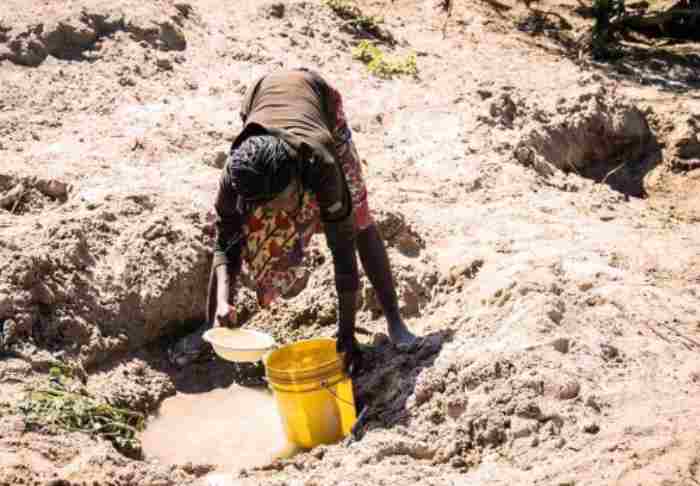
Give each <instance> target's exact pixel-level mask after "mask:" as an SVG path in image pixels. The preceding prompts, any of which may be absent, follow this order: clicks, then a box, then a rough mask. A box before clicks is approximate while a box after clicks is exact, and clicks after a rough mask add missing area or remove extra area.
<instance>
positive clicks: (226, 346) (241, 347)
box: [202, 327, 275, 363]
mask: <svg viewBox="0 0 700 486" xmlns="http://www.w3.org/2000/svg"><path fill="white" fill-rule="evenodd" d="M202 338H203V339H204V340H205V341H207V342H208V343H210V344H211V345H212V347H213V348H214V352H215V353H216V354H217V355H218V356H219V357H221V358H223V359H225V360H226V361H234V362H238V363H240V362H245V363H254V362H256V361H259V360H261V359H262V357H263V356H264V355H265V354H266V353H267V352H269V351H271V350H273V349H274V348H275V340H274V339H272V336H270V335H268V334H265V333H262V332H258V331H252V330H250V329H228V328H226V327H215V328H213V329H209V330H207V331H206V332H205V333H204V334H203V335H202Z"/></svg>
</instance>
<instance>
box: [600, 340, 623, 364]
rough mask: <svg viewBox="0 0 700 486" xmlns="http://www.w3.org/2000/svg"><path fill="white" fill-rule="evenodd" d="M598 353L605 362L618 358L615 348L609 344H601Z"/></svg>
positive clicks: (618, 353) (618, 354)
mask: <svg viewBox="0 0 700 486" xmlns="http://www.w3.org/2000/svg"><path fill="white" fill-rule="evenodd" d="M600 352H601V354H602V355H603V359H605V360H606V361H607V360H611V359H615V358H617V357H618V356H620V351H619V350H618V349H617V348H616V347H615V346H612V345H610V344H601V345H600Z"/></svg>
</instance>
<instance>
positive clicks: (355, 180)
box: [330, 88, 417, 349]
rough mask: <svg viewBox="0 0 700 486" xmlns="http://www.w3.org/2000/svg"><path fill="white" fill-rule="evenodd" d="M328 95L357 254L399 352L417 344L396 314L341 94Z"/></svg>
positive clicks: (391, 283) (332, 91) (384, 256)
mask: <svg viewBox="0 0 700 486" xmlns="http://www.w3.org/2000/svg"><path fill="white" fill-rule="evenodd" d="M330 94H331V98H332V99H331V104H332V106H333V111H334V113H335V118H336V119H335V125H334V127H333V137H334V139H335V145H336V152H337V154H338V158H339V159H340V163H341V166H342V168H343V173H344V174H345V180H346V181H347V183H348V188H349V190H350V195H351V197H352V203H353V211H354V213H355V229H356V230H357V240H356V242H357V252H358V253H359V255H360V261H361V262H362V268H364V270H365V274H366V275H367V278H369V281H370V282H372V287H374V290H375V291H376V292H377V296H378V297H379V303H380V304H381V306H382V309H383V310H384V315H385V316H386V320H387V327H388V331H389V338H390V339H391V342H392V343H394V345H396V346H397V347H398V348H399V349H410V348H412V347H413V345H414V344H415V343H416V341H417V340H416V337H415V336H414V335H413V334H412V333H411V331H409V330H408V328H407V327H406V324H404V322H403V319H402V318H401V313H400V312H399V303H398V298H397V296H396V288H395V287H394V280H393V277H392V275H391V265H390V264H389V257H388V255H387V253H386V248H385V247H384V242H383V241H382V237H381V235H380V234H379V231H378V230H377V226H376V225H375V224H374V221H373V220H372V214H371V212H370V210H369V204H368V202H367V187H366V186H365V181H364V178H363V176H362V166H361V164H360V157H359V155H358V154H357V149H356V148H355V144H354V143H353V141H352V132H351V130H350V127H349V126H348V123H347V120H346V119H345V112H344V110H343V99H342V96H341V95H340V93H338V92H337V91H336V90H335V89H333V88H330Z"/></svg>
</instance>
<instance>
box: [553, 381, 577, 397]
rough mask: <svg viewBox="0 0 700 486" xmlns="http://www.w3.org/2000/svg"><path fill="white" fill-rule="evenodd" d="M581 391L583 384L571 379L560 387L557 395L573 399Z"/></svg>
mask: <svg viewBox="0 0 700 486" xmlns="http://www.w3.org/2000/svg"><path fill="white" fill-rule="evenodd" d="M580 391H581V385H579V384H578V382H576V381H570V382H568V383H565V384H563V385H561V386H560V387H559V392H558V393H557V396H558V397H559V399H561V400H571V399H572V398H576V397H577V396H578V394H579V392H580Z"/></svg>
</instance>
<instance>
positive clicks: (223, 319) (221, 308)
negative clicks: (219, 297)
mask: <svg viewBox="0 0 700 486" xmlns="http://www.w3.org/2000/svg"><path fill="white" fill-rule="evenodd" d="M237 317H238V316H237V314H236V308H235V307H233V306H232V305H231V304H229V303H228V302H219V303H218V304H217V306H216V313H215V314H214V327H220V326H222V327H234V326H235V325H236V320H237Z"/></svg>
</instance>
